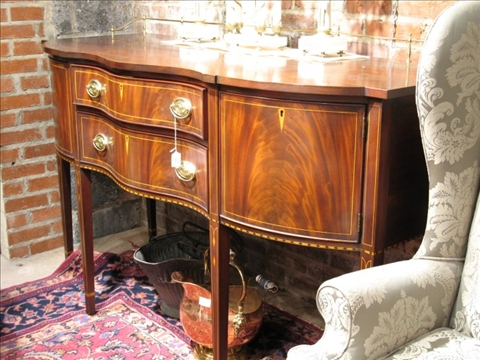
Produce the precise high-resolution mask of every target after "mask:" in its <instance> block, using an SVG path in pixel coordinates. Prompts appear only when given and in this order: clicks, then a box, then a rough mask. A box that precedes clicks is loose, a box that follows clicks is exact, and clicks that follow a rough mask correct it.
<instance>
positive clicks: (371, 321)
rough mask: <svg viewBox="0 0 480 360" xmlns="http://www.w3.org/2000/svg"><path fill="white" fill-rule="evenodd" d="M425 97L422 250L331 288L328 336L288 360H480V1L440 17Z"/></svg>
mask: <svg viewBox="0 0 480 360" xmlns="http://www.w3.org/2000/svg"><path fill="white" fill-rule="evenodd" d="M420 6H421V5H420ZM416 91H417V93H416V99H417V108H418V115H419V120H420V132H421V136H422V141H423V147H424V153H425V158H426V162H427V168H428V174H429V184H430V186H429V199H428V201H429V208H428V214H427V223H426V229H425V235H424V238H423V240H422V243H421V245H420V248H419V250H418V252H417V253H416V254H415V256H414V257H413V258H412V259H410V260H406V261H400V262H397V263H392V264H387V265H382V266H377V267H373V268H369V269H365V270H359V271H356V272H353V273H349V274H345V275H343V276H340V277H337V278H334V279H331V280H328V281H326V282H325V283H323V284H322V285H321V286H320V288H319V289H318V292H317V298H316V301H317V307H318V309H319V311H320V313H321V314H322V316H323V318H324V320H325V325H326V326H325V333H324V335H323V337H322V338H321V339H320V340H319V341H318V342H317V343H316V344H314V345H299V346H296V347H294V348H292V349H291V350H290V351H289V353H288V357H287V359H288V360H317V359H318V360H320V359H343V360H362V359H402V360H405V359H480V200H479V187H480V2H477V1H459V2H458V3H456V4H455V5H453V6H452V7H450V8H448V9H447V10H445V11H444V12H443V13H442V14H441V15H440V16H439V17H438V18H437V19H436V21H435V23H434V25H433V26H432V28H431V30H430V32H429V34H428V36H427V39H426V41H425V43H424V46H423V48H422V53H421V56H420V60H419V69H418V74H417V90H416Z"/></svg>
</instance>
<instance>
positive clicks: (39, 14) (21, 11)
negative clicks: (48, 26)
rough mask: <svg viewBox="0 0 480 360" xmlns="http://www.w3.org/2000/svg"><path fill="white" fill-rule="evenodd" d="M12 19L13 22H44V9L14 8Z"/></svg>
mask: <svg viewBox="0 0 480 360" xmlns="http://www.w3.org/2000/svg"><path fill="white" fill-rule="evenodd" d="M10 17H11V19H12V21H25V20H43V7H26V6H25V7H12V8H11V9H10Z"/></svg>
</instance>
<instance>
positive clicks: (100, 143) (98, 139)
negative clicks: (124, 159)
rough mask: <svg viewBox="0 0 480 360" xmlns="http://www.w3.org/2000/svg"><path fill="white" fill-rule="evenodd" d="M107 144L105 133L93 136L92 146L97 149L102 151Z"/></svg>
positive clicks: (105, 148)
mask: <svg viewBox="0 0 480 360" xmlns="http://www.w3.org/2000/svg"><path fill="white" fill-rule="evenodd" d="M107 145H108V138H107V137H106V136H105V135H103V134H97V135H95V137H94V138H93V147H94V148H95V149H96V150H97V151H100V152H102V151H105V150H107Z"/></svg>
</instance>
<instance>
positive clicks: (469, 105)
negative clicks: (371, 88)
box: [417, 22, 480, 164]
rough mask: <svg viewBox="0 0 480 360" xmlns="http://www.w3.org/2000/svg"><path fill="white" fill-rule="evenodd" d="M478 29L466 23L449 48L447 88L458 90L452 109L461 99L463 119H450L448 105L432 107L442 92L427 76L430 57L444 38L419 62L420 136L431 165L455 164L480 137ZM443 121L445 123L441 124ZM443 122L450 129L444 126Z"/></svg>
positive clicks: (432, 61)
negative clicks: (464, 31) (458, 37)
mask: <svg viewBox="0 0 480 360" xmlns="http://www.w3.org/2000/svg"><path fill="white" fill-rule="evenodd" d="M479 28H480V25H479V24H475V23H473V22H469V23H468V25H467V32H466V33H465V34H463V35H462V36H461V38H460V40H458V41H457V42H456V43H455V44H454V45H453V46H452V47H451V50H450V52H451V56H450V59H451V61H452V62H453V64H452V65H451V66H450V67H449V68H448V69H447V71H446V80H447V84H448V85H449V86H450V87H451V88H455V87H460V92H458V93H457V95H458V96H457V100H456V102H455V104H456V106H459V105H460V104H461V103H462V102H463V101H464V100H465V99H466V104H465V106H464V109H462V111H463V110H465V111H466V115H465V116H464V117H462V118H459V117H455V118H454V119H450V118H449V117H450V116H454V112H455V110H456V109H455V105H454V104H453V103H451V102H449V101H443V102H440V103H438V104H436V101H438V100H440V99H442V98H443V96H444V93H445V89H443V88H442V87H441V85H439V84H438V81H437V80H436V79H434V78H432V77H431V76H430V71H431V70H432V69H433V68H434V65H435V64H436V63H437V60H436V56H435V55H434V54H435V52H436V51H437V49H438V46H440V45H442V44H443V41H444V37H445V36H444V35H445V34H441V35H440V37H439V39H436V40H435V41H434V43H435V44H436V45H431V46H430V48H429V49H430V51H431V52H432V54H431V55H430V56H425V57H424V59H422V60H423V61H424V62H425V64H424V69H423V72H419V77H420V80H419V90H418V102H417V104H418V107H419V110H420V111H419V113H420V115H421V116H420V120H421V122H422V124H423V126H422V133H423V135H424V142H425V146H426V154H427V159H428V160H429V161H433V162H434V163H435V164H440V163H442V162H449V163H450V164H453V163H455V162H458V161H459V160H460V159H461V158H462V156H463V153H464V152H465V151H467V150H469V149H470V148H472V147H473V146H474V145H475V144H476V143H477V141H478V138H479V136H480V125H479V122H478V121H475V119H478V118H479V116H480V112H479V110H478V109H479V97H480V93H479V92H480V51H479V50H478V49H479V47H480V29H479ZM442 121H445V122H442ZM447 122H449V123H450V126H447Z"/></svg>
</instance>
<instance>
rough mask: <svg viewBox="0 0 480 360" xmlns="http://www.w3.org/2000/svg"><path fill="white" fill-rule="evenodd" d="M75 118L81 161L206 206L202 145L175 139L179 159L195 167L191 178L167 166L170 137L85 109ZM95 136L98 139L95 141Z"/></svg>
mask: <svg viewBox="0 0 480 360" xmlns="http://www.w3.org/2000/svg"><path fill="white" fill-rule="evenodd" d="M77 121H78V124H79V125H78V126H79V138H80V161H81V162H82V164H84V165H86V166H87V167H88V165H92V166H95V167H96V168H100V169H103V170H105V171H106V172H108V173H109V174H110V175H111V176H112V177H113V178H115V179H116V180H117V182H119V183H120V184H121V185H125V186H128V187H129V188H130V189H137V190H138V191H144V192H148V193H153V194H160V195H166V196H172V197H175V198H178V199H183V200H186V201H189V202H193V203H195V204H196V205H198V206H199V207H201V208H202V209H204V210H205V211H207V210H208V209H207V202H208V192H207V149H206V148H204V147H202V146H200V145H197V144H195V143H193V142H189V141H186V140H178V141H177V149H178V151H179V152H180V153H181V154H182V160H184V161H185V160H186V161H188V162H190V163H191V164H193V165H194V166H195V168H196V171H195V172H194V178H193V179H187V178H185V177H184V178H183V179H182V178H181V175H182V174H177V171H176V170H175V169H174V168H172V166H171V153H170V151H171V150H172V149H173V147H174V140H173V139H172V138H169V137H160V136H150V135H146V134H140V133H138V132H134V131H131V130H128V129H122V128H121V127H119V126H118V125H113V124H111V123H110V121H108V120H107V119H104V118H103V117H101V116H96V115H92V114H88V113H82V112H79V113H78V114H77ZM99 138H100V139H99ZM101 138H103V139H104V140H105V141H103V140H102V139H101ZM95 139H97V140H98V139H99V141H97V142H96V144H94V142H95Z"/></svg>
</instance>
